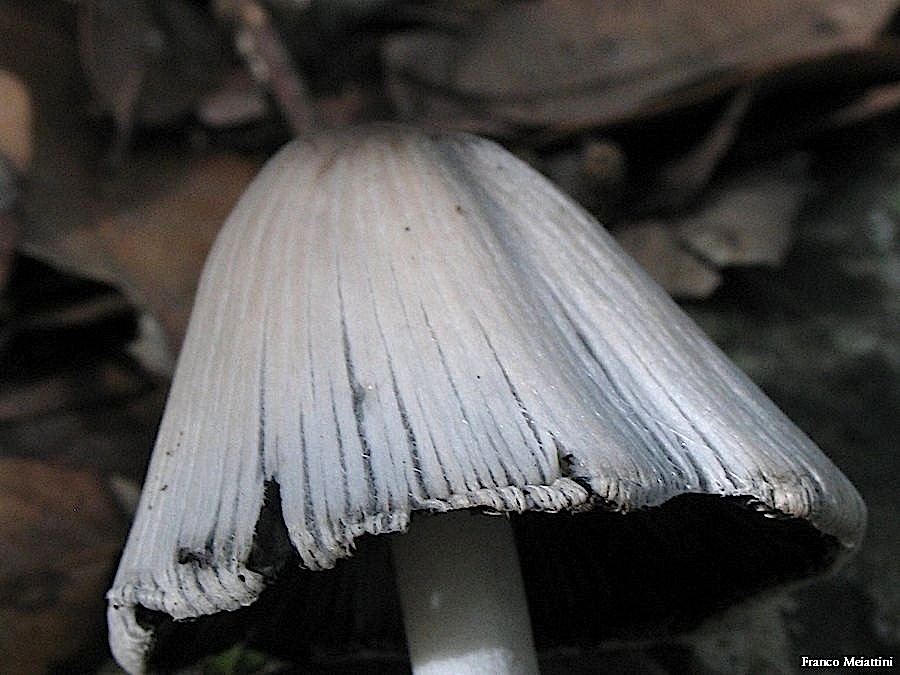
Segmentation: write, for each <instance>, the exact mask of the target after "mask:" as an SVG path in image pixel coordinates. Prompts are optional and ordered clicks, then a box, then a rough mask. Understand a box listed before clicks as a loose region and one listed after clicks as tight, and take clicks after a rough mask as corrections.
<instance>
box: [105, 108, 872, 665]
mask: <svg viewBox="0 0 900 675" xmlns="http://www.w3.org/2000/svg"><path fill="white" fill-rule="evenodd" d="M680 495H697V497H679V496H680ZM702 495H711V497H703V496H702ZM723 498H724V499H723ZM669 500H672V501H669ZM665 502H669V503H668V504H667V506H666V507H663V508H661V509H648V507H657V506H659V505H662V504H664V503H665ZM463 508H475V509H481V510H487V511H496V512H512V513H516V514H518V513H521V512H525V511H537V512H544V513H545V514H553V513H554V512H560V511H574V512H579V513H577V514H576V515H568V514H565V513H559V514H558V515H555V516H551V515H542V514H537V515H535V516H534V517H533V519H529V518H531V516H530V514H529V515H528V516H527V517H526V516H523V517H520V518H521V520H514V523H518V525H517V528H518V532H519V534H520V541H519V547H520V557H521V559H522V566H523V575H524V577H525V582H526V587H528V589H529V593H531V592H532V591H534V593H535V594H536V595H537V596H539V597H536V598H531V599H530V602H531V611H532V618H533V622H534V626H535V633H536V637H535V639H536V642H537V643H538V645H539V646H540V645H541V644H542V639H541V637H540V635H538V631H539V630H541V626H542V625H547V624H549V623H552V622H550V621H549V620H545V619H542V618H541V616H540V612H539V611H538V610H540V609H541V607H542V606H543V605H551V607H549V609H550V610H551V611H554V612H557V613H560V612H564V611H566V610H565V609H564V608H561V607H556V606H552V605H554V603H556V602H562V600H558V599H557V598H556V597H555V596H554V593H556V590H554V589H551V588H550V586H552V585H553V583H557V582H558V579H557V581H556V582H554V581H553V579H556V578H557V577H559V578H563V577H564V576H565V575H563V574H557V573H556V572H554V571H549V570H546V569H545V568H544V567H542V566H546V565H557V564H563V562H564V559H565V558H566V556H567V552H569V551H571V552H572V553H573V556H574V558H575V559H576V560H575V564H576V565H577V566H578V571H577V573H576V574H574V576H575V577H578V578H580V579H582V580H585V579H586V580H587V581H582V586H583V587H580V589H579V590H577V593H578V594H580V595H579V598H580V600H579V601H580V602H581V603H582V606H581V610H580V611H581V612H583V613H584V616H585V618H584V621H585V622H588V623H591V622H593V624H598V625H599V624H602V621H601V619H600V618H598V617H599V615H600V614H601V613H611V615H612V618H611V619H610V620H609V622H608V623H609V624H610V625H615V624H617V623H622V622H624V621H626V618H627V616H626V615H628V612H627V611H624V612H623V611H620V610H618V609H617V608H615V607H611V606H605V605H604V606H602V607H601V606H600V605H602V604H604V603H607V604H608V602H611V599H610V597H607V596H608V594H609V593H611V592H612V591H609V590H608V589H607V590H604V591H602V593H601V591H599V590H596V589H595V586H598V585H599V584H600V582H602V579H601V577H607V578H609V579H610V581H611V583H613V584H614V583H616V577H615V574H616V572H615V569H614V563H612V562H610V560H612V559H613V558H616V559H617V560H618V559H620V560H621V562H618V563H615V565H620V566H621V567H620V569H622V570H624V571H623V574H624V575H625V576H627V577H630V576H634V575H635V574H637V573H639V572H640V571H641V570H647V576H652V575H654V574H655V575H656V576H658V577H659V576H662V577H666V578H664V579H652V578H645V579H643V581H642V582H641V583H643V584H644V585H645V586H646V588H647V589H648V590H646V591H635V592H634V593H631V595H629V594H628V593H624V592H623V591H618V592H619V593H620V594H624V597H625V598H626V601H627V602H637V600H635V598H640V597H643V596H644V595H646V596H648V597H649V596H652V598H651V600H652V602H654V603H657V604H659V605H662V604H663V602H664V601H665V600H666V598H665V597H664V596H666V594H667V592H669V591H670V592H671V593H672V594H673V600H674V602H676V603H679V602H680V603H681V604H682V605H684V604H690V603H689V602H687V601H686V600H685V598H686V597H687V598H690V597H693V595H692V594H700V595H703V598H704V600H703V602H705V603H706V604H705V605H703V606H704V607H707V606H708V607H707V609H709V608H711V607H714V606H718V605H720V604H722V603H727V602H730V601H731V600H733V599H736V598H739V597H741V596H743V595H747V594H748V593H751V592H755V591H756V590H757V589H758V588H760V587H763V586H767V585H771V584H773V583H778V582H782V581H784V580H788V579H795V578H800V577H803V576H805V575H807V574H809V573H813V572H821V571H825V570H828V569H831V568H833V566H834V565H835V564H837V563H838V562H839V561H840V560H842V559H843V558H844V557H845V554H846V553H848V552H850V551H852V550H853V549H854V548H855V547H856V546H857V545H858V544H859V542H860V539H861V537H862V533H863V529H864V522H865V507H864V505H863V502H862V500H861V499H860V497H859V495H858V494H857V492H856V490H855V489H854V488H853V486H852V485H851V484H850V483H849V481H848V480H847V479H846V478H845V477H844V476H843V475H842V474H841V472H840V471H839V470H838V469H837V468H836V467H835V466H834V465H833V464H832V463H831V462H830V461H829V460H828V459H827V458H826V457H825V456H824V455H823V454H822V452H821V451H820V450H819V449H818V448H817V447H816V446H815V445H814V444H813V443H812V442H811V441H810V439H809V438H808V437H807V436H806V435H804V434H803V433H802V432H801V431H800V430H799V429H798V428H797V427H796V426H794V424H792V423H791V422H790V421H789V420H788V419H787V418H786V417H785V416H784V414H783V413H782V412H781V411H780V410H778V408H776V406H775V405H774V404H773V403H771V402H770V401H769V399H768V398H767V397H766V396H765V395H764V394H763V393H762V392H761V391H760V390H759V389H758V388H757V387H756V386H755V385H754V384H753V383H751V382H750V380H749V379H748V378H747V377H746V376H745V375H744V374H743V373H741V372H740V371H739V370H738V369H737V368H736V367H735V366H734V365H733V364H732V363H731V362H730V361H729V360H728V359H727V358H726V357H725V356H723V354H722V353H721V352H720V351H719V350H718V349H717V348H716V347H715V346H714V345H713V344H712V343H711V342H710V340H709V339H708V338H707V337H706V336H704V335H703V334H702V333H701V332H700V330H699V329H698V328H697V327H696V326H695V325H694V324H693V323H692V322H691V321H690V320H689V319H688V318H687V317H686V316H685V315H684V314H683V313H682V312H681V311H680V310H679V309H678V307H677V306H676V305H675V304H674V303H673V302H672V301H671V300H670V299H669V298H668V297H667V296H666V295H665V294H664V293H663V291H661V290H660V289H659V288H658V287H657V286H656V285H655V284H654V283H653V282H652V281H651V280H650V279H649V277H648V276H647V275H646V274H645V273H644V272H643V271H642V270H641V269H639V268H638V266H637V265H636V264H635V263H634V262H633V261H631V260H630V259H629V258H628V257H627V256H626V255H625V254H624V253H623V252H622V251H621V250H620V249H619V247H618V246H617V245H616V244H615V242H614V241H613V240H612V238H611V237H610V236H609V235H608V234H607V233H606V232H605V231H604V230H603V229H602V228H601V227H600V226H599V225H598V224H597V223H596V222H595V221H594V220H593V219H592V218H591V217H590V216H589V215H588V214H587V213H585V212H584V211H583V210H582V209H581V208H580V207H578V206H577V205H576V204H575V203H573V202H572V201H571V200H570V199H569V198H567V197H566V196H564V195H563V194H561V193H560V191H559V190H558V189H557V188H555V187H554V186H553V185H552V184H550V183H549V182H548V181H547V180H545V179H544V178H542V177H541V176H540V175H539V174H538V173H536V172H535V171H533V170H532V169H530V168H529V167H528V166H526V165H525V164H523V163H522V162H520V161H519V160H517V159H516V158H514V157H513V156H511V155H510V154H508V153H507V152H506V151H504V150H503V149H501V148H500V147H498V146H497V145H495V144H493V143H491V142H489V141H486V140H482V139H479V138H476V137H472V136H468V135H457V134H452V135H445V134H431V133H426V132H421V131H416V130H410V129H406V128H402V127H397V126H388V125H384V126H374V127H368V128H363V129H359V130H350V131H348V130H343V131H336V132H329V133H323V134H320V135H314V136H311V137H308V138H300V139H298V140H295V141H294V142H292V143H290V144H289V145H288V146H287V147H285V148H284V149H283V150H282V151H281V152H280V153H279V154H278V155H277V156H276V157H275V158H274V159H272V160H271V161H270V162H269V164H268V165H267V166H266V167H265V169H264V170H263V171H262V173H261V174H260V176H259V177H258V178H257V179H256V180H255V182H254V183H253V184H252V185H251V187H250V188H249V189H248V190H247V192H246V194H245V195H244V196H243V198H242V199H241V201H240V203H239V204H238V205H237V207H236V208H235V210H234V212H233V213H232V214H231V216H230V217H229V219H228V221H227V222H226V223H225V226H224V228H223V230H222V232H221V234H220V235H219V238H218V240H217V242H216V244H215V247H214V249H213V251H212V253H211V254H210V256H209V259H208V261H207V264H206V268H205V272H204V276H203V279H202V282H201V285H200V289H199V292H198V295H197V299H196V304H195V307H194V313H193V316H192V319H191V323H190V328H189V331H188V334H187V338H186V340H185V343H184V348H183V351H182V353H181V355H180V359H179V363H178V367H177V371H176V374H175V377H174V381H173V383H172V390H171V394H170V397H169V401H168V405H167V407H166V411H165V415H164V417H163V420H162V424H161V427H160V430H159V436H158V440H157V443H156V447H155V450H154V452H153V458H152V461H151V464H150V468H149V473H148V475H147V480H146V484H145V486H144V492H143V495H142V498H141V502H140V505H139V508H138V511H137V515H136V519H135V522H134V526H133V529H132V531H131V535H130V537H129V539H128V543H127V546H126V548H125V551H124V554H123V556H122V560H121V564H120V567H119V569H118V574H117V575H116V578H115V582H114V584H113V587H112V589H111V590H110V592H109V594H108V601H109V626H110V639H111V644H112V649H113V652H114V654H115V656H116V658H117V659H118V661H119V662H120V663H121V664H122V665H123V666H124V667H125V668H126V669H128V670H130V671H133V672H140V671H141V670H142V669H143V668H144V667H145V659H146V658H147V655H148V650H150V647H151V645H153V644H154V640H153V638H154V632H155V631H156V629H157V626H158V624H159V621H160V617H162V618H164V619H167V618H171V619H175V620H180V619H188V618H195V617H200V616H203V615H209V614H213V613H217V612H221V611H223V610H237V609H238V608H240V607H242V606H247V605H250V604H252V603H254V601H255V600H256V599H257V598H258V596H260V594H261V593H262V592H263V589H264V588H265V587H266V586H267V584H268V583H269V582H270V581H271V580H272V578H273V577H274V576H277V573H278V571H279V570H284V569H285V568H286V567H288V566H289V567H292V568H296V567H297V563H298V562H299V566H300V567H302V568H303V569H304V570H321V569H327V568H332V567H333V566H334V565H335V563H336V561H338V560H339V559H341V558H345V557H347V556H350V555H351V553H352V552H353V548H354V545H355V540H357V538H360V537H363V535H366V534H369V535H377V534H382V533H390V532H401V531H403V530H405V529H406V528H407V526H408V524H409V522H410V517H411V514H412V513H413V512H414V511H417V510H427V511H444V510H448V509H463ZM586 511H589V512H590V513H581V512H586ZM623 513H629V515H622V514H623ZM657 513H658V514H661V517H660V520H659V524H658V525H655V524H654V522H656V521H655V520H654V518H656V515H655V514H657ZM282 519H283V524H282ZM554 519H559V520H554ZM632 519H633V520H632ZM550 521H553V522H552V523H551V522H550ZM632 522H633V523H634V526H635V527H637V528H638V530H635V531H634V532H632V533H629V527H630V525H629V524H630V523H632ZM258 523H259V527H258ZM266 523H268V524H266ZM272 523H274V525H272ZM548 523H549V524H548ZM678 523H683V524H684V525H683V527H684V532H682V531H681V530H679V529H678V527H679V525H678ZM545 524H546V525H547V527H546V528H544V529H541V528H542V527H544V525H545ZM707 530H708V531H707ZM268 531H280V532H286V536H285V535H282V538H281V539H282V540H281V541H280V542H276V543H271V542H267V541H265V538H266V536H267V535H266V532H268ZM579 531H580V532H583V534H579ZM638 532H640V533H638ZM557 534H558V536H573V537H575V540H574V543H566V542H565V541H563V542H560V541H555V540H554V539H553V537H554V536H557ZM691 537H697V538H696V539H691ZM363 539H365V537H363ZM288 541H289V544H290V545H288ZM361 541H362V539H360V542H361ZM357 543H359V542H357ZM670 545H672V546H671V547H672V548H674V549H675V550H676V551H677V553H676V560H675V561H674V562H673V563H668V562H666V556H667V555H668V553H667V548H668V547H670ZM529 546H531V547H534V546H540V547H541V550H540V551H537V552H534V551H532V550H531V549H529ZM642 546H643V547H644V549H645V550H641V547H642ZM688 549H690V550H688ZM548 551H549V552H548ZM641 556H643V558H641ZM691 556H699V557H700V558H699V559H701V560H704V561H707V562H708V567H709V569H697V570H696V571H695V572H693V573H695V574H696V578H694V577H691V578H690V579H687V578H686V577H684V576H683V575H686V574H691V573H692V572H690V569H692V568H695V567H698V565H697V564H695V562H693V561H695V560H696V558H693V557H691ZM732 558H733V559H732ZM766 561H768V562H766ZM595 563H596V564H597V565H603V566H606V567H603V568H602V574H601V573H600V571H597V570H595V571H593V572H591V571H590V568H591V566H592V565H594V564H595ZM388 566H389V564H388ZM657 566H658V567H657ZM767 566H768V567H767ZM764 567H767V569H763V568H764ZM599 569H600V568H598V570H599ZM661 570H663V571H661ZM665 570H670V571H671V575H670V574H669V572H667V571H665ZM304 574H307V573H306V572H304ZM328 574H331V572H329V573H328ZM554 575H556V576H554ZM669 577H671V578H669ZM623 578H624V577H623ZM595 581H597V582H598V583H596V584H595V583H594V582H595ZM744 581H746V586H745V587H744V586H742V584H743V583H744ZM576 583H577V579H576ZM622 583H624V582H622ZM692 584H693V586H695V587H696V588H694V587H692V586H691V585H692ZM704 585H709V586H710V588H709V589H707V590H700V588H701V587H703V586H704ZM722 585H726V586H727V587H724V586H723V587H722V588H719V587H718V586H722ZM545 586H547V588H546V589H545V590H546V592H543V591H542V590H541V589H542V588H544V587H545ZM673 586H680V587H681V588H678V589H674V590H673ZM661 588H667V589H669V591H666V592H663V591H660V590H659V589H661ZM389 590H390V589H388V591H389ZM590 593H601V595H600V597H598V598H595V599H592V598H591V597H587V595H589V594H590ZM679 593H682V594H684V595H678V594H679ZM586 594H587V595H586ZM603 594H607V595H603ZM628 598H630V599H628ZM700 604H703V603H700ZM594 605H596V606H594ZM592 607H593V609H591V608H592ZM301 611H302V610H301ZM659 611H662V610H660V609H659V608H656V607H653V608H651V610H648V612H654V613H658V612H659ZM682 611H684V608H681V609H677V608H676V609H675V610H673V612H674V613H675V614H678V613H679V612H682ZM616 612H618V615H617V614H616ZM595 615H597V616H595ZM617 616H618V618H616V617H617ZM148 617H155V618H153V619H152V620H151V619H150V618H148ZM573 620H574V619H573ZM661 622H662V623H665V619H663V620H661ZM169 624H171V622H169ZM173 625H174V627H175V628H176V629H177V627H178V626H179V625H180V624H177V623H176V624H171V625H169V629H170V630H171V629H172V626H173ZM579 625H580V624H579ZM560 630H563V629H560ZM583 630H587V628H584V627H582V628H572V629H569V628H566V629H565V631H567V632H570V633H573V634H574V633H578V632H579V631H583ZM301 632H302V631H301ZM299 639H302V638H301V637H300V636H299V635H298V640H299ZM400 640H401V644H402V638H400Z"/></svg>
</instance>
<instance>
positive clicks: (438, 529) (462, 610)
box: [392, 511, 538, 675]
mask: <svg viewBox="0 0 900 675" xmlns="http://www.w3.org/2000/svg"><path fill="white" fill-rule="evenodd" d="M392 539H393V554H394V566H395V571H396V574H397V586H398V589H399V591H400V602H401V604H402V606H403V622H404V624H405V626H406V642H407V645H408V648H409V656H410V660H411V662H412V669H413V672H414V673H415V675H451V674H452V675H465V674H469V675H476V674H484V675H487V674H488V673H489V674H490V675H504V674H509V675H513V674H514V675H537V673H538V666H537V655H536V654H535V651H534V643H533V641H532V638H531V623H530V621H529V618H528V605H527V604H526V601H525V588H524V586H523V584H522V575H521V572H520V571H519V559H518V555H517V554H516V546H515V541H514V539H513V532H512V526H511V525H510V522H509V519H508V518H506V517H504V516H486V515H482V514H478V513H471V512H467V511H451V512H449V513H441V514H436V515H430V516H426V517H422V518H419V519H418V520H415V521H413V523H412V525H411V526H410V528H409V531H408V532H407V533H406V534H402V535H394V536H393V537H392Z"/></svg>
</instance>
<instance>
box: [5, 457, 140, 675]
mask: <svg viewBox="0 0 900 675" xmlns="http://www.w3.org/2000/svg"><path fill="white" fill-rule="evenodd" d="M125 524H126V523H125V518H124V517H123V516H122V514H121V513H120V512H119V510H118V509H117V507H116V506H115V503H114V501H113V499H112V497H111V496H110V494H109V491H108V487H107V485H106V482H105V480H104V479H103V477H102V476H101V475H99V474H97V473H95V472H92V471H85V470H76V469H71V468H67V467H64V466H60V465H55V464H51V463H49V462H44V461H39V460H32V459H18V458H9V457H6V458H2V459H0V558H2V565H0V625H2V626H3V630H2V631H0V663H2V664H3V671H4V672H9V673H16V674H17V675H29V674H31V673H34V674H35V675H38V674H42V673H46V672H48V670H50V669H51V667H53V666H54V665H55V664H59V663H60V662H61V661H64V660H65V659H66V658H67V657H71V656H72V655H73V654H75V652H82V650H83V649H84V648H85V646H87V645H92V644H96V645H99V646H98V647H97V649H98V650H100V649H102V644H103V635H104V633H103V623H102V621H103V595H104V592H105V590H106V585H107V583H108V575H109V572H110V569H111V567H112V565H113V563H114V562H115V559H116V557H117V555H118V551H119V548H120V546H121V542H122V538H123V536H124V532H125ZM101 653H102V652H101Z"/></svg>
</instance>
